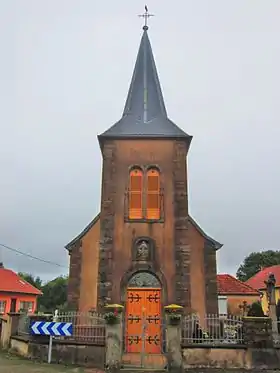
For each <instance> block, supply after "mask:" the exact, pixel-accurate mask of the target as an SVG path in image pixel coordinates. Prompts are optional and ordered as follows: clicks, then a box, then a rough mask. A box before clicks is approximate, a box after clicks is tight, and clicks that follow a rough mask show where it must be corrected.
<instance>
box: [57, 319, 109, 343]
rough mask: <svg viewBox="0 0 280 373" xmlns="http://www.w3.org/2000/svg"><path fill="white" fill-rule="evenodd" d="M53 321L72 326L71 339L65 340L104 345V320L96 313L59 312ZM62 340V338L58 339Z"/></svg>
mask: <svg viewBox="0 0 280 373" xmlns="http://www.w3.org/2000/svg"><path fill="white" fill-rule="evenodd" d="M54 321H57V322H67V323H72V324H73V335H72V337H66V338H67V340H75V341H78V342H87V343H94V344H97V345H104V344H105V320H104V317H103V315H101V314H98V313H96V312H59V313H58V314H57V315H56V318H55V320H54ZM59 338H61V339H63V338H64V337H59Z"/></svg>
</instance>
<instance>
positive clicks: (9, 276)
mask: <svg viewBox="0 0 280 373" xmlns="http://www.w3.org/2000/svg"><path fill="white" fill-rule="evenodd" d="M1 291H2V292H9V293H23V294H32V295H41V294H42V292H41V291H40V290H39V289H37V288H35V287H34V286H33V285H31V284H29V283H28V282H27V281H25V280H23V279H22V278H21V277H20V276H19V275H18V274H16V273H15V272H13V271H12V270H10V269H6V268H0V292H1Z"/></svg>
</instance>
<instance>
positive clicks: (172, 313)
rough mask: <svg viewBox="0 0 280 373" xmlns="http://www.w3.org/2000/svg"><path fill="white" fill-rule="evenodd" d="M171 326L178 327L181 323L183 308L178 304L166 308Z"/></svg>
mask: <svg viewBox="0 0 280 373" xmlns="http://www.w3.org/2000/svg"><path fill="white" fill-rule="evenodd" d="M164 309H165V312H166V314H167V315H168V321H169V323H170V324H171V325H178V324H180V322H181V317H182V311H183V307H182V306H179V305H178V304H169V305H168V306H165V307H164Z"/></svg>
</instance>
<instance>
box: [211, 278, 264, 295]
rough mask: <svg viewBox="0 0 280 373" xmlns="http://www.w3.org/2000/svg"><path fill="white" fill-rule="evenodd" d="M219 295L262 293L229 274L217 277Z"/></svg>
mask: <svg viewBox="0 0 280 373" xmlns="http://www.w3.org/2000/svg"><path fill="white" fill-rule="evenodd" d="M217 287H218V294H219V295H260V292H259V291H258V290H256V289H254V288H253V287H251V286H249V285H247V284H246V283H244V282H242V281H239V280H237V278H235V277H233V276H231V275H229V274H220V275H217Z"/></svg>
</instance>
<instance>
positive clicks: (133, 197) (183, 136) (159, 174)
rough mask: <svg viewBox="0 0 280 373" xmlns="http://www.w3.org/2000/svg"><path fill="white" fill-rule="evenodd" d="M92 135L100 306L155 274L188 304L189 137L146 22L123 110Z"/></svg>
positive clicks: (168, 293)
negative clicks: (168, 101) (169, 96)
mask: <svg viewBox="0 0 280 373" xmlns="http://www.w3.org/2000/svg"><path fill="white" fill-rule="evenodd" d="M145 20H147V19H146V18H145ZM98 140H99V144H100V148H101V152H102V158H103V169H102V195H101V213H100V252H99V263H98V304H99V305H100V306H101V305H103V304H104V303H120V302H121V301H123V300H125V297H126V289H127V287H128V286H129V283H130V281H132V279H134V280H133V281H136V280H135V279H136V278H137V279H138V280H139V278H141V281H142V283H143V281H148V278H149V279H150V280H151V279H152V277H153V278H154V279H155V280H154V281H155V282H156V281H158V284H160V286H161V288H162V301H163V302H165V303H167V302H168V303H178V304H181V305H182V306H184V307H185V309H186V310H190V307H191V294H190V291H191V290H190V289H191V286H190V245H189V239H188V188H187V163H186V157H187V154H188V150H189V146H190V143H191V140H192V136H190V135H188V134H187V133H185V132H184V131H183V130H181V129H180V128H179V127H178V126H177V125H176V124H175V123H173V122H172V121H171V120H170V119H169V118H168V115H167V111H166V107H165V103H164V99H163V94H162V90H161V86H160V81H159V77H158V73H157V69H156V64H155V60H154V56H153V52H152V48H151V44H150V40H149V36H148V26H147V22H146V21H145V25H144V27H143V35H142V38H141V42H140V46H139V51H138V55H137V59H136V63H135V68H134V72H133V75H132V80H131V84H130V87H129V91H128V95H127V99H126V103H125V107H124V111H123V115H122V117H121V119H120V120H119V121H118V122H116V123H115V124H114V125H113V126H112V127H110V128H109V129H108V130H107V131H105V132H104V133H102V134H101V135H99V136H98ZM141 273H142V275H141ZM136 275H137V276H138V277H137V276H136ZM141 276H142V277H141ZM139 281H140V280H139ZM151 281H152V280H151Z"/></svg>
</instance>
